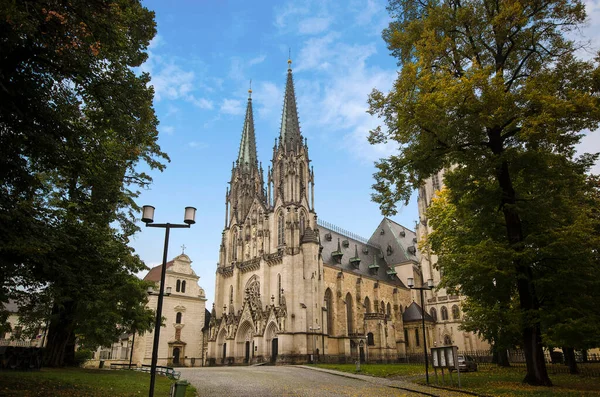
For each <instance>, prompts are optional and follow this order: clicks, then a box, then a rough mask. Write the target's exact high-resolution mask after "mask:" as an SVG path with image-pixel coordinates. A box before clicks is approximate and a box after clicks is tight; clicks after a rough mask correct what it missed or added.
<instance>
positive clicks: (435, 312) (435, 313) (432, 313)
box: [429, 307, 437, 322]
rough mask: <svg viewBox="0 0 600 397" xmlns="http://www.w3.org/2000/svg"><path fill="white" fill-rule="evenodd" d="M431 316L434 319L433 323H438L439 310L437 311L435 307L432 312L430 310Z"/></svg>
mask: <svg viewBox="0 0 600 397" xmlns="http://www.w3.org/2000/svg"><path fill="white" fill-rule="evenodd" d="M429 315H430V316H431V318H433V321H436V322H437V310H435V307H432V308H431V310H429Z"/></svg>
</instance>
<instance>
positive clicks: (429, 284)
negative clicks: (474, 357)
mask: <svg viewBox="0 0 600 397" xmlns="http://www.w3.org/2000/svg"><path fill="white" fill-rule="evenodd" d="M406 284H407V285H408V288H410V289H416V290H419V292H420V294H421V324H422V325H423V354H424V355H425V378H426V380H427V384H429V356H428V355H427V333H426V331H425V302H424V299H423V291H430V290H432V289H433V279H431V278H430V279H428V280H427V285H423V286H421V287H415V280H414V279H413V278H412V277H409V278H408V282H407V283H406Z"/></svg>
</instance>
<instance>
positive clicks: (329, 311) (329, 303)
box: [325, 288, 333, 335]
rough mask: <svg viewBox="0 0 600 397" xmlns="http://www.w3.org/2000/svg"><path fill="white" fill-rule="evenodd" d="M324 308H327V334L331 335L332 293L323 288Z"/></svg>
mask: <svg viewBox="0 0 600 397" xmlns="http://www.w3.org/2000/svg"><path fill="white" fill-rule="evenodd" d="M325 309H327V335H333V293H332V292H331V289H329V288H327V289H326V290H325Z"/></svg>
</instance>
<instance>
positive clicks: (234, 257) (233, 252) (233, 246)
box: [231, 229, 238, 261]
mask: <svg viewBox="0 0 600 397" xmlns="http://www.w3.org/2000/svg"><path fill="white" fill-rule="evenodd" d="M232 235H233V242H232V244H231V260H232V261H237V246H238V244H237V230H236V229H233V233H232Z"/></svg>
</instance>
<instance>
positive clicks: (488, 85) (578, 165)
mask: <svg viewBox="0 0 600 397" xmlns="http://www.w3.org/2000/svg"><path fill="white" fill-rule="evenodd" d="M389 10H390V13H391V15H392V17H393V21H392V22H391V23H390V25H389V28H387V29H386V30H384V33H383V36H384V39H385V40H386V42H387V43H388V47H389V48H390V50H391V51H392V53H393V55H394V56H396V57H397V58H398V61H399V65H400V66H401V70H400V72H399V75H398V79H397V80H396V82H395V84H394V86H393V88H392V90H391V92H390V93H388V94H384V93H382V92H379V91H377V90H374V91H373V93H372V94H371V96H370V98H369V103H370V112H371V113H372V114H375V115H378V116H380V117H382V118H383V119H384V123H385V125H386V127H387V129H382V128H377V129H375V130H373V131H372V132H371V135H370V141H371V142H372V143H380V142H385V141H387V140H393V141H396V142H397V143H398V144H399V153H398V154H397V155H393V156H391V157H390V158H387V159H383V160H381V161H380V162H378V163H377V168H378V171H377V173H376V174H375V179H376V183H375V185H374V189H375V191H376V192H375V194H374V195H373V199H374V200H375V201H376V202H378V203H380V207H381V209H382V211H383V212H384V213H386V214H392V213H394V212H395V206H396V203H397V202H398V201H405V202H406V201H408V199H409V197H410V194H411V192H412V191H413V189H415V188H417V187H419V186H420V185H421V184H422V183H423V181H424V180H425V179H426V178H427V177H429V176H430V175H431V174H433V173H434V172H437V171H439V170H440V169H443V168H446V169H450V171H449V172H447V173H446V176H445V183H446V184H447V185H448V187H449V190H450V192H451V194H452V195H453V196H452V197H451V199H450V202H451V203H452V204H454V205H457V207H458V208H460V205H459V204H460V200H461V199H462V197H463V196H465V195H467V196H468V197H469V200H468V201H469V205H471V208H470V210H471V211H472V213H473V214H477V215H481V216H482V218H481V219H484V218H485V217H488V218H489V221H490V222H491V223H490V225H494V226H495V228H493V230H490V228H487V229H484V230H485V233H484V234H482V235H481V236H480V237H479V238H477V239H476V240H474V241H473V242H472V247H473V248H472V249H473V250H478V251H479V253H478V255H480V256H483V257H486V258H488V260H487V261H486V262H487V263H488V264H490V263H495V262H497V264H496V265H495V266H494V267H495V269H494V268H493V269H491V270H490V269H487V271H488V272H490V271H491V274H488V275H487V277H486V281H488V282H489V281H490V280H493V279H495V281H496V283H497V285H498V283H501V284H506V285H505V286H502V287H500V290H501V291H503V293H502V295H506V296H508V295H507V293H506V292H507V291H508V290H510V289H511V288H514V289H515V291H516V295H517V298H518V311H519V316H520V324H521V330H520V332H521V341H522V347H523V349H524V351H525V356H526V361H527V374H526V376H525V379H524V381H525V382H527V383H529V384H536V385H551V381H550V379H549V377H548V374H547V371H546V366H545V362H544V354H543V350H542V346H543V340H542V318H541V315H542V313H543V311H544V310H543V308H542V306H543V305H544V304H545V302H546V300H547V299H548V297H549V296H554V294H558V291H557V290H556V289H553V287H552V286H551V283H552V282H554V281H556V278H553V277H549V275H551V272H550V271H545V270H544V269H554V270H556V269H559V268H561V266H562V265H565V263H568V262H565V261H568V260H569V259H566V257H567V255H562V256H561V257H560V258H556V259H553V258H552V257H551V256H550V255H551V254H552V253H555V252H551V247H554V246H555V245H554V243H553V241H551V240H549V239H548V238H547V233H549V232H550V233H556V234H554V235H555V236H556V235H557V234H559V233H560V232H561V231H563V232H567V231H569V230H572V228H573V224H574V223H575V222H579V221H580V220H579V218H574V217H573V216H572V214H573V211H567V212H565V213H561V212H560V211H562V210H563V209H564V208H568V205H569V202H568V200H566V199H565V195H568V194H571V193H572V192H573V191H577V190H570V189H581V188H582V179H583V178H584V174H585V170H586V167H589V165H590V163H591V162H592V161H593V160H594V158H592V157H591V156H587V157H584V158H583V159H580V160H575V159H574V157H573V156H574V145H575V144H577V143H578V142H579V141H580V139H581V136H582V133H581V131H584V130H585V129H590V130H594V129H596V128H597V127H598V121H599V119H600V113H599V110H600V109H599V106H598V99H597V95H598V88H599V87H600V84H599V83H600V79H599V78H598V77H599V72H598V69H597V65H596V64H595V63H594V62H592V61H583V60H578V59H577V58H575V56H574V55H573V53H574V52H575V49H576V48H575V44H574V43H573V42H571V41H570V40H568V39H567V38H566V36H565V33H567V32H569V31H572V30H575V29H577V28H578V26H580V24H581V23H583V22H584V20H585V7H584V5H583V3H582V2H581V1H570V0H565V1H562V0H561V1H558V0H549V1H538V0H517V1H490V0H474V1H470V2H463V1H460V0H425V1H409V0H392V1H391V2H390V6H389ZM452 167H453V168H452ZM459 192H460V193H459ZM462 210H463V209H462V208H461V211H462ZM586 230H588V231H589V229H586ZM473 237H476V234H475V233H474V234H473ZM567 240H568V241H567ZM563 242H564V244H563V248H567V247H568V248H573V246H574V244H575V243H576V242H581V235H579V234H578V235H574V236H570V238H568V239H563ZM581 251H582V255H587V257H589V256H591V255H592V252H591V251H589V250H586V249H582V250H581ZM567 252H568V251H567ZM470 263H471V264H472V265H473V266H479V265H478V264H477V263H475V261H473V260H471V261H470ZM465 270H466V271H465V272H461V274H462V275H459V278H460V280H458V281H459V284H461V285H462V284H465V282H467V281H468V279H469V278H477V277H479V275H478V273H477V272H476V270H477V269H471V268H466V269H465ZM481 270H482V271H484V272H485V271H486V269H481ZM565 271H566V270H565ZM487 285H489V284H487ZM482 288H483V287H482ZM505 301H506V300H505Z"/></svg>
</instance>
